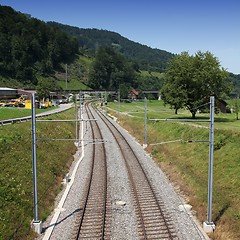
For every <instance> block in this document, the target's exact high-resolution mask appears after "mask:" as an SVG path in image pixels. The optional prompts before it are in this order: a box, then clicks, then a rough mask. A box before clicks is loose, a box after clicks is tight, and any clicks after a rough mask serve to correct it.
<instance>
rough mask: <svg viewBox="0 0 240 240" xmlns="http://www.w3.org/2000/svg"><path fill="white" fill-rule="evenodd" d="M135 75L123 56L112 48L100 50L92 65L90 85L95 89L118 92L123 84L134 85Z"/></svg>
mask: <svg viewBox="0 0 240 240" xmlns="http://www.w3.org/2000/svg"><path fill="white" fill-rule="evenodd" d="M135 75H136V74H135V70H134V69H133V67H132V65H131V64H130V63H129V62H128V61H127V60H126V59H125V58H124V57H123V55H121V54H120V53H117V52H115V51H114V50H113V49H112V48H100V49H99V50H98V52H97V54H96V58H95V60H94V61H93V64H92V69H91V71H90V79H89V84H90V86H91V87H92V88H94V89H100V90H117V89H118V88H119V86H120V85H121V84H123V83H124V84H128V85H132V83H133V82H134V78H135Z"/></svg>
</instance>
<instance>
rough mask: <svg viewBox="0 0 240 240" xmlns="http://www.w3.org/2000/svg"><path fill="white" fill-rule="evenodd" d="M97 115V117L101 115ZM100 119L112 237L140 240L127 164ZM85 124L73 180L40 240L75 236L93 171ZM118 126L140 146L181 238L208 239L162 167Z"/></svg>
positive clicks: (147, 166) (153, 180) (45, 224)
mask: <svg viewBox="0 0 240 240" xmlns="http://www.w3.org/2000/svg"><path fill="white" fill-rule="evenodd" d="M85 117H86V116H85V113H84V116H83V118H85ZM95 117H96V118H97V116H95ZM97 119H98V118H97ZM98 122H99V124H100V128H101V130H102V133H103V136H104V141H105V143H106V144H105V145H106V153H107V156H108V159H107V167H108V188H109V191H110V196H109V197H110V202H111V208H112V213H111V216H112V221H111V232H112V238H111V239H113V240H121V239H122V240H125V239H126V240H135V239H138V236H137V226H136V219H135V214H134V211H133V204H132V196H131V191H130V186H129V183H128V178H127V172H126V169H125V164H124V162H123V159H122V157H121V153H120V151H119V149H118V146H117V145H116V143H115V140H114V139H113V137H112V135H111V133H110V132H109V131H107V130H106V127H105V126H104V124H103V123H102V122H101V121H100V120H99V121H98ZM113 122H114V121H113ZM83 125H84V127H83V128H82V134H83V136H84V140H85V141H84V144H83V148H82V147H79V149H78V151H77V153H76V154H75V160H74V162H73V164H72V166H71V169H70V171H69V175H70V179H71V181H69V182H68V183H66V184H65V185H64V189H63V190H62V192H61V193H60V194H59V196H58V197H57V199H56V209H55V212H53V213H52V215H51V216H49V218H48V219H47V220H46V222H44V223H43V230H44V232H43V234H41V235H40V236H39V237H38V238H37V239H38V240H42V239H44V240H47V239H52V240H66V239H71V233H72V229H73V227H74V223H75V216H76V212H77V211H79V201H80V198H81V192H82V190H83V186H84V181H85V179H86V175H87V174H86V173H87V172H88V171H89V164H88V161H89V156H90V151H91V141H90V140H91V139H90V136H89V132H90V131H89V122H83ZM118 128H119V129H121V131H122V132H123V134H124V136H125V137H126V138H127V140H128V142H129V143H130V145H131V146H132V147H133V148H134V149H136V153H137V155H138V157H139V158H140V160H141V162H142V164H143V166H144V168H145V169H146V171H147V173H148V175H149V176H150V179H151V182H152V183H153V185H154V188H155V189H156V190H157V194H158V196H159V198H161V199H162V201H163V202H164V203H165V204H166V206H167V209H168V210H169V212H170V213H171V217H172V219H173V220H174V222H175V229H176V231H177V234H178V237H179V239H181V240H182V239H184V240H185V239H186V240H198V239H199V240H200V239H207V236H206V235H205V234H203V232H202V230H201V229H200V228H199V225H198V224H197V222H196V221H195V219H194V217H193V216H192V214H191V212H189V211H187V210H186V209H185V208H183V209H180V208H179V206H180V205H183V204H184V201H183V199H182V198H181V197H179V196H178V195H177V193H176V192H175V190H174V188H173V186H172V185H171V183H170V182H169V181H168V179H167V178H166V176H165V175H164V173H163V172H162V171H161V169H159V167H158V166H157V165H156V163H155V162H154V161H153V160H152V159H151V157H150V156H149V155H148V154H147V153H146V152H145V151H144V149H143V148H142V146H141V145H140V144H139V143H137V142H136V141H135V139H134V138H133V137H132V136H131V135H130V134H129V133H128V132H127V131H125V130H124V129H122V128H121V127H119V126H118ZM83 154H84V155H83ZM75 171H76V172H75ZM74 174H75V178H74ZM73 178H74V179H73ZM73 180H74V181H73ZM67 191H68V192H67ZM64 194H65V195H66V196H67V197H66V200H65V201H63V198H62V196H63V195H64ZM61 201H62V207H61V208H60V209H57V206H58V205H59V203H61ZM118 201H123V202H124V203H125V205H119V204H118ZM57 214H59V216H58V219H57V220H56V224H52V225H51V220H52V218H53V217H54V215H55V217H56V215H57ZM53 225H55V227H54V228H52V227H53ZM50 230H52V232H51V235H50V233H49V232H50ZM48 234H49V235H50V237H49V236H48Z"/></svg>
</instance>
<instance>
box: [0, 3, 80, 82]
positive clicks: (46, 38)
mask: <svg viewBox="0 0 240 240" xmlns="http://www.w3.org/2000/svg"><path fill="white" fill-rule="evenodd" d="M76 53H78V41H77V40H76V38H72V37H69V36H67V34H65V33H64V32H62V31H60V30H58V29H57V28H53V27H50V26H48V25H47V24H46V23H44V22H42V21H40V20H37V19H35V18H31V17H30V16H29V15H26V14H21V13H19V12H16V11H14V10H13V9H12V8H10V7H6V6H0V72H1V75H3V76H4V75H5V76H7V77H12V78H15V79H19V80H20V81H24V80H26V79H27V80H34V79H35V76H36V74H46V73H50V72H51V71H53V70H54V69H56V68H58V67H59V66H60V63H62V62H67V61H70V60H71V59H72V57H73V56H75V54H76ZM33 84H34V81H33ZM35 84H36V82H35Z"/></svg>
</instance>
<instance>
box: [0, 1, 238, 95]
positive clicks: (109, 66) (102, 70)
mask: <svg viewBox="0 0 240 240" xmlns="http://www.w3.org/2000/svg"><path fill="white" fill-rule="evenodd" d="M173 57H175V55H174V54H172V53H169V52H167V51H163V50H159V49H152V48H150V47H148V46H145V45H142V44H140V43H136V42H133V41H130V40H128V39H127V38H125V37H122V36H121V35H120V34H118V33H115V32H111V31H107V30H98V29H82V28H77V27H72V26H68V25H63V24H59V23H56V22H48V23H45V22H43V21H40V20H38V19H36V18H33V17H31V16H30V15H28V14H23V13H20V12H16V11H15V10H14V9H12V8H11V7H8V6H1V5H0V86H1V87H16V88H19V87H21V88H26V87H33V88H35V87H37V85H38V84H40V83H41V84H43V85H46V86H49V88H51V90H61V89H67V90H80V89H89V87H90V88H92V89H96V90H98V89H103V90H104V89H112V90H116V89H118V88H119V87H121V88H122V89H123V88H124V92H127V90H128V91H129V90H130V89H131V88H135V89H139V90H160V89H161V87H162V85H163V83H164V74H163V73H165V72H166V68H167V64H168V63H169V61H170V60H171V59H172V58H173ZM66 66H67V67H66ZM66 68H67V74H68V75H67V82H66V80H65V79H66ZM228 80H229V82H233V83H234V88H235V90H238V89H239V88H240V75H234V74H230V77H229V79H228Z"/></svg>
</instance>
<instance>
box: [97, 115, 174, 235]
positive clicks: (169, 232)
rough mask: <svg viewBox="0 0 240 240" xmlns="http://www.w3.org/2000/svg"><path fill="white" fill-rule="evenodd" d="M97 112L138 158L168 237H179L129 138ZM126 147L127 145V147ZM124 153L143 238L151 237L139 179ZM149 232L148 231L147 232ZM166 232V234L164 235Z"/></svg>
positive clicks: (117, 138) (118, 140) (114, 134)
mask: <svg viewBox="0 0 240 240" xmlns="http://www.w3.org/2000/svg"><path fill="white" fill-rule="evenodd" d="M97 112H98V114H99V117H100V118H101V119H102V120H103V121H104V122H105V124H106V125H107V126H108V128H109V130H110V131H111V133H112V134H113V136H115V138H116V140H117V143H118V145H119V147H120V149H122V148H123V147H122V146H121V144H120V143H119V142H120V139H119V137H116V133H114V131H116V132H117V134H118V135H119V136H120V138H121V141H124V143H125V145H126V146H127V148H129V149H130V151H132V155H133V156H134V158H135V159H136V161H137V164H138V166H139V168H140V169H141V172H142V174H143V175H144V176H145V180H143V182H144V181H146V182H147V185H148V187H149V188H150V189H151V193H152V195H153V198H154V201H155V203H156V205H157V207H158V210H159V212H160V214H161V217H162V220H163V221H164V225H165V227H166V230H167V239H178V238H177V236H176V234H175V232H174V231H173V227H172V226H171V224H170V223H169V221H168V220H167V218H168V217H167V216H166V214H165V213H164V211H163V210H162V206H160V203H159V200H158V198H157V197H156V194H155V191H154V189H153V187H152V184H151V183H150V181H149V178H148V177H147V174H146V172H145V170H144V169H143V166H142V164H141V163H140V161H139V159H138V157H137V156H136V154H135V152H134V151H133V150H132V148H131V146H130V144H129V143H128V142H127V140H126V139H125V137H124V136H123V134H122V133H121V132H120V131H119V130H118V129H117V128H116V126H115V125H114V124H113V123H112V122H111V121H109V119H107V118H106V117H105V115H104V114H103V113H102V112H100V111H99V110H98V111H97ZM109 125H110V126H111V127H109ZM124 149H126V147H125V148H124ZM122 153H123V157H124V158H125V163H126V167H127V169H128V174H129V178H130V179H131V185H132V189H133V192H134V195H135V201H136V202H137V211H138V213H139V217H140V219H141V227H142V232H143V238H144V239H151V236H148V234H151V233H150V232H151V231H147V230H146V227H145V217H144V216H143V213H142V211H143V209H142V208H141V206H143V203H140V201H141V200H142V199H141V200H140V199H139V197H140V193H139V191H141V189H139V188H137V186H136V183H135V182H136V181H137V180H138V179H134V176H133V170H132V169H131V167H130V166H129V163H128V162H127V160H126V154H125V153H124V151H122ZM137 177H138V176H137ZM137 177H136V178H137ZM139 177H140V176H139ZM161 205H163V204H162V203H161ZM146 211H148V210H146ZM146 215H147V214H146ZM146 218H147V217H146ZM163 231H164V230H163ZM147 232H148V233H147ZM164 234H165V235H164ZM164 234H163V235H164V236H163V237H162V236H157V237H159V238H158V239H161V238H163V239H166V233H164Z"/></svg>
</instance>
